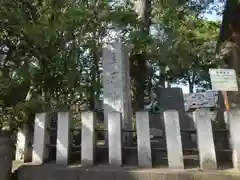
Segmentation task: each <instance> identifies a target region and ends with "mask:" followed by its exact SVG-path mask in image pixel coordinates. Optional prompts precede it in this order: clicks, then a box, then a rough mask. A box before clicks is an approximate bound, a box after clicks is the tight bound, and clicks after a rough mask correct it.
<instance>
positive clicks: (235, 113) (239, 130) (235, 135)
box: [229, 109, 240, 171]
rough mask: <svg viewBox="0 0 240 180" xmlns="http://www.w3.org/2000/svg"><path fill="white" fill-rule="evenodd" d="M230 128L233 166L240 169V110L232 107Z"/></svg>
mask: <svg viewBox="0 0 240 180" xmlns="http://www.w3.org/2000/svg"><path fill="white" fill-rule="evenodd" d="M229 130H230V137H231V144H232V152H233V154H232V160H233V167H234V169H237V170H238V171H240V110H239V109H232V110H230V112H229Z"/></svg>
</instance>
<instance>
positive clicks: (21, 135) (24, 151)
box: [15, 124, 31, 162]
mask: <svg viewBox="0 0 240 180" xmlns="http://www.w3.org/2000/svg"><path fill="white" fill-rule="evenodd" d="M28 143H29V128H28V126H27V125H26V124H24V125H23V127H22V128H21V129H20V130H19V131H18V134H17V143H16V153H15V160H16V161H22V162H27V161H29V160H30V158H29V154H30V153H31V152H30V150H31V149H30V148H29V147H28Z"/></svg>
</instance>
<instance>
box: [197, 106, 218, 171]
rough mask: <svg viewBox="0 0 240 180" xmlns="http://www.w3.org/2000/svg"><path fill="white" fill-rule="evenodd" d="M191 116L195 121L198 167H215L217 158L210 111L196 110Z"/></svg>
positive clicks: (205, 168)
mask: <svg viewBox="0 0 240 180" xmlns="http://www.w3.org/2000/svg"><path fill="white" fill-rule="evenodd" d="M193 118H194V121H195V122H196V130H197V142H198V150H199V158H200V167H201V169H204V170H211V169H216V168H217V160H216V153H215V146H214V141H213V132H212V122H211V114H210V111H209V110H208V109H199V110H196V111H194V112H193Z"/></svg>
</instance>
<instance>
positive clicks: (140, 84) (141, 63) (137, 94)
mask: <svg viewBox="0 0 240 180" xmlns="http://www.w3.org/2000/svg"><path fill="white" fill-rule="evenodd" d="M135 5H136V7H135V9H136V12H137V13H138V15H139V19H140V20H141V21H142V22H143V25H142V27H141V31H142V33H143V34H144V35H146V36H148V35H149V26H150V24H151V22H150V16H151V15H150V14H151V0H137V1H136V2H135ZM129 60H130V76H131V90H132V99H133V109H134V110H139V109H143V108H144V90H145V81H146V76H147V64H146V52H144V51H141V53H138V52H132V54H131V56H130V58H129Z"/></svg>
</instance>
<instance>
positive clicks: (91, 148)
mask: <svg viewBox="0 0 240 180" xmlns="http://www.w3.org/2000/svg"><path fill="white" fill-rule="evenodd" d="M81 120H82V135H81V137H82V141H81V143H82V147H81V148H82V149H81V159H82V160H81V163H82V165H83V166H91V165H93V164H94V161H95V157H94V156H95V146H96V144H95V143H96V142H95V120H96V115H95V113H94V112H91V111H86V112H82V114H81Z"/></svg>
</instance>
